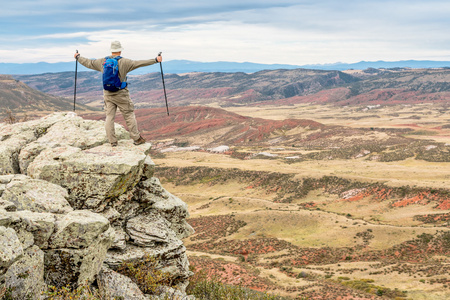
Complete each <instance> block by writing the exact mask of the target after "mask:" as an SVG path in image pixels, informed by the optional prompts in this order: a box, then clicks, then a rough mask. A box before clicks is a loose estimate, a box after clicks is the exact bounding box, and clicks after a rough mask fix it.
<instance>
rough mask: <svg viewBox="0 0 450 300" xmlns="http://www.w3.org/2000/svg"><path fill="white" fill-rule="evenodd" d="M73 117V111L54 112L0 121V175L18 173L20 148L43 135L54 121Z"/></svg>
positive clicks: (74, 115)
mask: <svg viewBox="0 0 450 300" xmlns="http://www.w3.org/2000/svg"><path fill="white" fill-rule="evenodd" d="M74 117H76V114H74V113H55V114H51V115H48V116H46V117H44V118H41V119H38V120H32V121H28V122H22V123H16V124H3V123H0V175H2V174H17V173H20V167H19V153H20V151H21V149H22V148H23V147H24V146H25V145H27V144H29V143H32V142H34V141H36V140H37V139H38V138H40V137H41V136H43V135H44V134H45V133H46V132H47V130H48V129H49V128H50V127H51V126H52V125H54V124H55V123H58V122H61V121H62V120H64V119H67V118H74Z"/></svg>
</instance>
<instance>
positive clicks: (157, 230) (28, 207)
mask: <svg viewBox="0 0 450 300" xmlns="http://www.w3.org/2000/svg"><path fill="white" fill-rule="evenodd" d="M116 133H117V135H118V138H119V145H118V147H114V148H113V147H111V146H110V145H109V143H107V139H106V134H105V130H104V123H103V122H102V121H90V120H84V119H82V118H81V117H78V116H76V114H74V113H55V114H52V115H49V116H47V117H44V118H42V119H39V120H33V121H29V122H24V123H17V124H11V125H10V124H0V287H2V286H5V287H6V288H8V290H10V291H11V296H12V297H14V298H17V299H25V298H27V297H28V298H29V299H40V297H41V292H42V291H43V290H44V289H45V288H46V286H47V285H53V286H66V285H71V286H72V287H77V286H78V285H81V284H86V283H87V284H92V283H95V284H96V285H98V287H99V288H101V289H103V292H104V294H106V295H108V296H109V297H118V298H119V297H122V299H153V298H155V297H157V296H155V295H144V294H143V293H142V292H141V291H140V290H139V289H138V287H137V286H135V285H134V284H133V283H132V281H131V280H130V279H129V278H127V277H125V276H123V275H121V274H118V273H117V272H115V271H114V270H115V269H116V268H117V267H118V266H120V265H121V264H122V263H123V262H133V261H139V260H142V259H143V258H144V257H146V256H151V257H155V258H157V261H158V262H159V268H160V269H162V270H163V271H165V272H168V273H170V274H171V279H172V282H173V283H175V285H176V287H177V290H178V291H177V294H178V295H180V297H181V296H185V288H186V286H187V284H188V278H189V277H190V276H191V275H192V274H191V272H190V271H189V262H188V260H187V256H186V249H185V247H184V246H183V243H182V241H181V239H182V238H184V237H187V236H189V235H190V234H192V233H193V229H192V227H191V226H189V224H187V222H186V218H187V217H188V215H189V213H188V209H187V205H186V204H185V203H184V202H183V201H182V200H180V199H179V198H177V197H175V196H174V195H172V194H171V193H169V192H168V191H167V190H165V189H164V188H163V187H162V186H161V184H160V182H159V180H158V179H157V178H155V177H153V172H154V167H155V166H154V163H153V162H152V160H151V158H150V157H149V156H148V152H149V150H150V147H151V145H150V144H149V143H147V144H143V145H140V146H135V145H133V142H132V140H131V139H129V135H128V133H127V131H126V130H125V129H124V128H123V127H122V126H120V125H118V124H116ZM162 290H164V289H162ZM165 290H166V291H167V290H170V288H166V289H165ZM28 298H27V299H28ZM156 299H157V298H156Z"/></svg>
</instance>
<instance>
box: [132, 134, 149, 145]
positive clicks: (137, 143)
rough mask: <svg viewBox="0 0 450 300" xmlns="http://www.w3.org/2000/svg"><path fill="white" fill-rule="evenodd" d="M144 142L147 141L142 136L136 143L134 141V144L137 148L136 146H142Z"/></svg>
mask: <svg viewBox="0 0 450 300" xmlns="http://www.w3.org/2000/svg"><path fill="white" fill-rule="evenodd" d="M146 142H147V141H146V140H145V139H144V138H143V137H142V136H140V137H139V139H138V140H137V141H134V144H135V145H136V146H137V145H142V144H144V143H146Z"/></svg>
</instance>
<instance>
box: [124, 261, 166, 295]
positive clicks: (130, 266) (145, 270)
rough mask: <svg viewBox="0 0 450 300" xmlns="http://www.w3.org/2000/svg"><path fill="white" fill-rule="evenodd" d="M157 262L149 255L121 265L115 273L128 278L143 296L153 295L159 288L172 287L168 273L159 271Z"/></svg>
mask: <svg viewBox="0 0 450 300" xmlns="http://www.w3.org/2000/svg"><path fill="white" fill-rule="evenodd" d="M158 267H159V261H158V260H157V259H156V258H155V257H151V256H150V255H146V256H144V258H143V259H142V260H140V261H137V262H130V263H122V265H121V266H120V267H119V268H118V269H117V272H119V273H121V274H123V275H125V276H127V277H129V278H130V279H131V280H132V281H133V282H134V283H136V284H137V285H138V286H139V289H140V290H141V291H142V292H144V293H145V294H153V293H155V292H156V291H157V288H158V287H160V286H172V285H173V284H172V280H171V276H170V274H169V273H166V272H162V271H161V270H159V268H158Z"/></svg>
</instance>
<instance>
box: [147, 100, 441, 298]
mask: <svg viewBox="0 0 450 300" xmlns="http://www.w3.org/2000/svg"><path fill="white" fill-rule="evenodd" d="M228 109H229V110H230V111H233V112H236V113H239V114H241V115H246V116H251V117H260V118H267V119H276V120H283V119H286V118H302V119H311V120H314V121H317V122H320V123H323V124H326V125H337V126H345V127H349V128H406V129H412V130H408V131H405V134H406V135H407V137H410V138H414V140H422V141H424V140H425V141H434V142H438V143H444V144H445V143H450V126H449V124H450V114H449V112H448V110H446V107H444V106H442V105H441V106H439V105H436V106H433V105H426V104H423V105H415V106H395V107H375V108H367V107H365V108H364V107H363V108H355V107H339V108H336V107H331V106H319V105H298V106H293V107H292V106H291V107H268V106H267V107H249V106H247V107H233V108H228ZM377 134H378V135H380V134H382V133H380V131H377ZM340 138H342V137H340ZM344 138H345V137H344ZM349 138H351V137H349ZM367 138H368V140H369V143H370V137H367ZM378 138H380V137H379V136H378ZM445 146H446V147H448V145H445ZM232 148H233V147H232ZM234 151H235V152H243V153H258V152H261V151H265V152H270V153H271V154H276V155H278V156H277V157H272V158H267V157H260V156H250V157H245V159H242V158H238V157H236V156H233V155H229V154H215V153H209V152H207V151H195V152H166V153H157V152H156V151H155V153H154V155H153V158H154V161H155V163H156V165H157V168H156V176H157V177H159V178H160V179H161V181H162V183H163V185H164V187H165V188H166V189H167V190H169V191H171V192H172V193H173V194H175V195H177V196H179V197H180V198H182V199H183V200H184V201H185V202H186V203H188V205H189V211H190V215H191V216H190V218H189V223H190V224H191V225H192V226H193V227H194V228H195V230H196V233H195V234H194V235H193V236H191V237H190V238H188V239H186V240H185V244H186V247H187V248H188V250H189V255H190V260H191V263H192V264H193V266H195V268H196V270H200V269H203V270H204V271H205V270H206V271H207V272H208V274H209V275H211V276H218V277H220V278H222V279H223V280H224V281H225V282H229V283H232V284H240V285H243V286H247V287H251V288H254V289H257V290H268V291H272V292H275V293H277V294H280V295H284V296H289V297H292V298H298V299H305V298H306V299H380V298H385V299H417V300H418V299H450V276H449V272H450V231H449V226H450V225H449V224H450V223H449V222H450V218H449V215H450V188H449V187H450V165H449V163H448V162H432V161H425V160H421V159H417V157H407V158H405V159H399V160H393V161H379V160H370V159H367V157H365V156H363V157H356V158H341V159H324V158H320V157H319V158H316V159H305V160H294V161H290V160H288V159H286V157H287V156H295V155H305V154H307V153H308V152H309V150H308V149H302V148H301V147H295V148H294V147H292V148H289V147H278V148H275V147H274V148H267V147H266V148H258V147H257V146H244V147H234ZM230 272H231V273H230Z"/></svg>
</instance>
